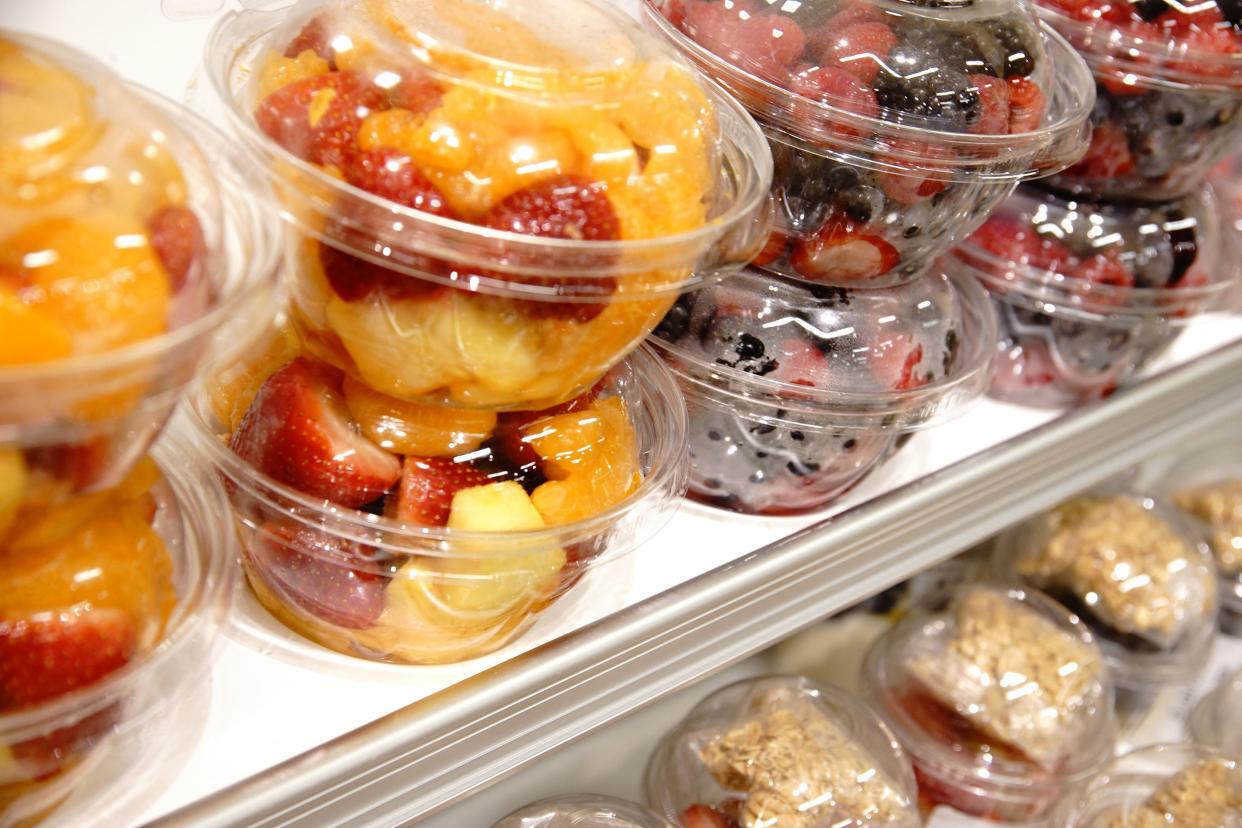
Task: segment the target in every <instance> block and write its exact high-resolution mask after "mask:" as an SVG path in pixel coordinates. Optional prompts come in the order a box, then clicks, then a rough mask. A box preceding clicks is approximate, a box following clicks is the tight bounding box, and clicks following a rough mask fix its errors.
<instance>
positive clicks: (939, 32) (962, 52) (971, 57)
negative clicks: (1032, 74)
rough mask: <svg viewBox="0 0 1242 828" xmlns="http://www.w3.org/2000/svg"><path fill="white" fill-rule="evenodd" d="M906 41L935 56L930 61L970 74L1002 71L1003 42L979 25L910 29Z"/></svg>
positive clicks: (995, 73) (997, 73) (913, 46)
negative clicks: (975, 26)
mask: <svg viewBox="0 0 1242 828" xmlns="http://www.w3.org/2000/svg"><path fill="white" fill-rule="evenodd" d="M981 35H982V36H981ZM905 41H906V43H908V44H909V45H910V46H911V48H913V49H915V50H916V51H921V52H923V53H924V54H926V55H929V56H931V58H932V60H931V63H930V65H935V66H940V67H943V68H947V69H953V70H957V71H960V72H962V73H963V74H967V75H993V76H996V75H999V74H1000V73H999V72H998V69H999V68H1000V66H1001V65H1002V63H1003V61H1004V54H1003V51H1002V48H1001V45H1000V44H999V43H998V42H996V41H995V39H993V38H991V37H988V36H987V33H986V32H985V31H984V30H983V29H979V28H974V27H971V28H957V27H949V26H943V25H941V26H935V27H931V28H916V29H907V30H906V32H905ZM907 74H908V73H907Z"/></svg>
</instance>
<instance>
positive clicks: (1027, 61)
mask: <svg viewBox="0 0 1242 828" xmlns="http://www.w3.org/2000/svg"><path fill="white" fill-rule="evenodd" d="M980 29H981V30H982V34H983V36H991V37H992V38H993V39H994V41H995V42H996V44H997V46H998V47H999V49H1000V60H999V61H998V62H997V64H996V65H997V66H998V67H999V68H1000V70H1001V71H1000V72H999V74H1000V75H1001V76H1002V77H1006V78H1010V77H1023V78H1025V77H1027V76H1028V75H1030V74H1031V73H1032V72H1034V71H1035V54H1036V53H1035V50H1034V49H1033V48H1032V46H1031V44H1033V43H1038V42H1039V38H1038V33H1037V32H1036V31H1035V30H1034V29H1033V27H1031V26H1030V25H1029V24H1028V23H1026V22H1025V21H1023V22H1017V21H1010V20H1001V19H996V20H986V21H984V22H983V24H982V25H981V26H980ZM981 39H982V38H981Z"/></svg>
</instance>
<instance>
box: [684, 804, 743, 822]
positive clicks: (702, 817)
mask: <svg viewBox="0 0 1242 828" xmlns="http://www.w3.org/2000/svg"><path fill="white" fill-rule="evenodd" d="M681 828H735V824H734V823H733V821H732V820H730V819H729V818H728V817H726V816H725V815H724V814H722V813H720V811H717V810H716V809H715V808H712V807H710V806H708V805H701V804H698V805H691V806H690V807H689V808H687V809H686V810H684V811H682V812H681Z"/></svg>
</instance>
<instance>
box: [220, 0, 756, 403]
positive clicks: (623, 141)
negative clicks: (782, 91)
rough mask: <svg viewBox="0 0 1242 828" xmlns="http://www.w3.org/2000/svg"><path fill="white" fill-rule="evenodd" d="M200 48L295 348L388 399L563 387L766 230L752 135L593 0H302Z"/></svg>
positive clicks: (745, 122)
mask: <svg viewBox="0 0 1242 828" xmlns="http://www.w3.org/2000/svg"><path fill="white" fill-rule="evenodd" d="M536 8H537V10H538V11H537V13H536V12H535V9H536ZM209 50H210V53H211V60H210V64H211V68H212V76H213V80H214V81H215V83H216V86H217V88H218V90H219V91H220V93H221V96H222V97H223V98H224V100H225V101H226V104H227V106H228V111H229V114H230V115H231V116H232V117H233V119H234V121H235V122H236V123H237V124H238V125H239V128H240V129H241V131H242V133H243V135H244V138H245V139H246V141H247V142H248V144H249V146H250V147H251V149H252V150H253V151H254V152H255V153H256V156H257V157H259V158H261V159H263V162H264V163H265V164H266V166H267V168H268V170H269V173H270V175H271V177H272V179H273V180H274V182H275V185H276V188H277V189H278V191H279V193H280V196H281V198H282V201H283V202H284V205H285V210H286V213H287V214H288V217H289V218H290V220H291V221H292V224H293V227H294V229H293V232H292V233H291V234H290V238H289V251H288V253H289V256H290V258H291V260H292V261H294V262H295V267H294V273H293V274H292V276H293V278H292V297H293V316H294V320H295V324H296V325H297V326H298V327H299V328H300V330H301V331H302V333H303V335H304V338H305V340H306V344H307V347H309V348H311V349H312V350H313V351H314V353H315V354H316V355H317V356H318V357H319V358H320V359H322V360H324V361H327V362H329V363H331V364H333V365H336V366H337V367H338V368H341V369H342V370H344V371H346V372H347V373H348V374H349V375H350V376H352V377H353V378H354V379H357V380H359V381H362V382H364V383H366V384H367V385H369V386H371V387H372V388H373V389H375V390H376V391H378V392H380V393H383V394H386V395H388V396H391V397H394V398H397V399H402V400H407V401H420V402H428V403H439V404H444V405H452V406H455V407H464V408H484V409H489V410H501V409H511V410H532V409H540V408H546V407H549V406H552V405H557V404H560V403H564V402H565V401H567V400H569V399H572V398H573V397H574V396H576V395H578V394H581V393H583V392H585V391H586V390H588V389H589V388H590V387H591V386H592V385H594V384H595V383H596V382H597V381H598V380H599V378H600V377H601V376H602V375H603V374H604V373H605V371H607V369H608V368H609V367H610V366H612V365H613V364H615V363H616V362H618V361H619V360H620V359H622V358H623V357H624V356H625V355H626V354H627V353H629V352H630V351H631V350H633V349H634V348H635V347H637V345H638V344H639V343H640V342H641V341H642V339H643V337H644V336H645V335H646V334H647V333H648V332H649V331H650V330H651V328H652V327H653V326H654V325H655V324H656V323H657V322H658V321H659V319H660V317H661V316H662V315H663V313H664V311H666V310H667V309H668V306H669V305H670V304H671V302H672V300H673V299H674V298H675V296H676V295H677V293H678V292H680V291H681V290H683V289H684V288H686V287H688V286H690V285H692V284H694V283H696V282H698V281H700V280H703V279H714V278H719V277H722V276H724V275H727V274H729V273H731V272H734V271H736V270H737V269H738V268H740V267H741V266H742V264H743V263H744V262H745V261H746V260H747V259H749V258H750V257H751V256H752V255H753V254H754V253H755V252H756V250H757V249H758V245H759V244H760V243H761V241H762V238H763V237H764V235H765V234H766V224H765V221H764V217H765V216H766V212H765V211H766V202H765V199H764V197H765V193H766V190H767V187H768V183H769V178H770V159H769V158H768V156H767V153H766V151H765V149H764V143H763V140H762V136H761V135H760V133H759V131H758V128H757V127H756V126H755V125H754V123H753V122H752V121H750V119H749V118H748V116H747V115H746V114H745V113H744V112H743V111H742V110H741V108H740V107H738V106H737V105H736V104H735V103H733V102H732V101H731V99H729V98H728V97H727V96H725V95H724V94H723V93H721V92H720V91H718V90H717V89H715V88H714V87H712V86H711V85H710V84H708V83H707V82H705V81H704V80H703V79H701V78H700V77H699V76H698V75H697V74H696V73H695V72H694V71H693V70H692V69H690V68H689V67H688V66H686V65H685V64H684V63H683V62H681V61H680V60H679V59H678V58H677V57H676V56H675V55H673V54H672V53H671V50H669V49H667V47H663V46H662V45H661V44H660V43H659V41H657V40H655V39H654V38H651V37H650V36H648V35H646V34H645V33H643V32H642V31H641V29H639V28H638V27H637V25H636V24H635V23H634V22H633V21H632V20H630V19H629V18H628V17H627V16H625V15H624V14H623V13H622V12H620V11H619V10H617V9H615V8H613V7H611V6H610V5H608V4H606V3H596V2H594V1H593V0H557V2H555V3H553V4H546V3H545V4H540V5H539V6H537V7H535V6H531V7H529V8H527V7H524V6H522V5H514V4H503V3H498V2H490V0H489V1H486V2H485V0H471V1H470V2H465V3H462V2H450V1H449V0H434V2H410V1H409V0H352V2H346V3H340V4H336V5H335V6H334V7H333V8H331V9H322V8H320V7H318V6H317V5H316V4H307V3H301V4H297V5H295V6H293V7H291V8H287V9H284V10H282V11H280V12H275V13H260V12H245V13H241V14H238V15H230V16H228V17H227V18H226V19H225V20H224V21H222V23H221V24H220V25H219V26H218V27H217V29H216V31H215V32H214V34H213V37H212V42H211V45H210V46H209Z"/></svg>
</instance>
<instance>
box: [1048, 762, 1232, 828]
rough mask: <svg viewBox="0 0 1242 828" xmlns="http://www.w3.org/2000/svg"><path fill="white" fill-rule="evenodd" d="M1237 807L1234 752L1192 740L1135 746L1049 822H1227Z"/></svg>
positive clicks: (1107, 826)
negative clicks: (1054, 819)
mask: <svg viewBox="0 0 1242 828" xmlns="http://www.w3.org/2000/svg"><path fill="white" fill-rule="evenodd" d="M1240 813H1242V767H1240V766H1239V763H1238V760H1237V759H1236V758H1235V757H1229V756H1226V755H1224V754H1221V753H1217V752H1216V751H1213V750H1209V749H1207V748H1202V747H1196V746H1193V745H1179V744H1164V745H1151V746H1149V747H1143V748H1139V749H1138V750H1134V751H1131V752H1130V753H1127V754H1126V755H1124V756H1121V757H1119V758H1117V759H1116V760H1114V761H1113V762H1111V763H1110V764H1109V765H1108V767H1107V768H1105V769H1104V770H1103V771H1102V772H1101V773H1100V775H1099V776H1097V777H1096V778H1095V779H1093V780H1092V781H1091V783H1090V785H1088V786H1087V788H1086V789H1085V790H1084V791H1083V792H1082V793H1081V794H1080V795H1079V796H1076V797H1074V798H1073V799H1072V800H1069V801H1068V802H1067V803H1066V805H1065V807H1063V809H1062V810H1061V811H1060V813H1059V814H1058V815H1057V820H1056V822H1054V823H1053V824H1054V825H1056V826H1058V828H1148V826H1162V825H1186V826H1191V825H1193V826H1196V828H1198V826H1203V828H1207V826H1209V825H1210V826H1213V827H1214V828H1215V827H1216V826H1219V828H1232V826H1234V825H1237V823H1238V814H1240Z"/></svg>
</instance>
